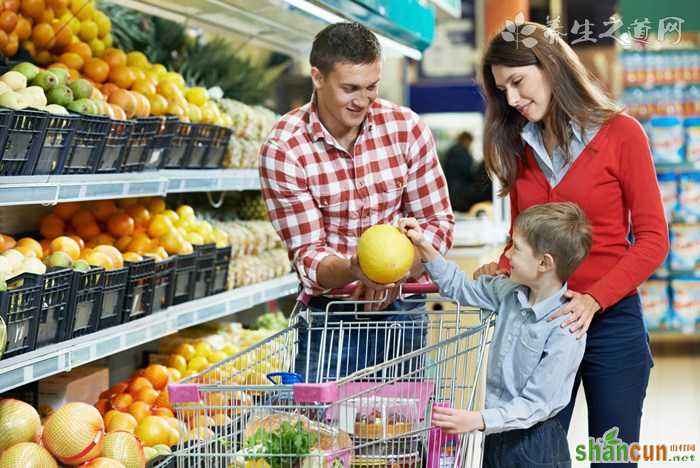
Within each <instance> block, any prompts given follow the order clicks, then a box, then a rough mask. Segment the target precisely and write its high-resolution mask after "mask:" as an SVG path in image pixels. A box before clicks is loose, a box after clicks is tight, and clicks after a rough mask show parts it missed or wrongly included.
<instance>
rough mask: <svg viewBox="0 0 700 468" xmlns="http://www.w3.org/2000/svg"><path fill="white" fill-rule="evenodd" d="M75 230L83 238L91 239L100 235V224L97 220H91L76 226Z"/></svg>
mask: <svg viewBox="0 0 700 468" xmlns="http://www.w3.org/2000/svg"><path fill="white" fill-rule="evenodd" d="M75 232H76V233H77V234H78V235H79V236H80V237H82V238H83V239H87V240H90V239H92V238H94V237H97V236H99V235H100V226H98V225H97V223H96V222H95V221H89V222H87V223H81V224H78V225H77V226H75Z"/></svg>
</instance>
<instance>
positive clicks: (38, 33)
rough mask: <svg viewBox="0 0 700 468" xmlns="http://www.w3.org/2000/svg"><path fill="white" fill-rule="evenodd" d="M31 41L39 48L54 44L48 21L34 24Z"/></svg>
mask: <svg viewBox="0 0 700 468" xmlns="http://www.w3.org/2000/svg"><path fill="white" fill-rule="evenodd" d="M32 42H33V43H34V45H35V46H37V48H39V49H52V48H53V46H54V33H53V28H52V27H51V25H50V24H48V23H38V24H37V25H35V26H34V28H33V29H32ZM47 53H48V52H47Z"/></svg>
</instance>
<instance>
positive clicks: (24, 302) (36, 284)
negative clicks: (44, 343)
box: [0, 273, 41, 359]
mask: <svg viewBox="0 0 700 468" xmlns="http://www.w3.org/2000/svg"><path fill="white" fill-rule="evenodd" d="M16 282H21V284H20V285H18V286H17V287H14V288H12V287H11V286H12V285H13V284H15V283H16ZM8 288H9V289H7V290H6V291H2V292H0V317H2V320H3V321H4V322H5V326H6V327H7V342H6V346H5V352H4V353H3V355H2V359H6V358H9V357H13V356H17V355H19V354H22V353H27V352H29V351H34V348H35V347H36V333H37V325H38V323H39V311H40V309H41V275H35V274H32V273H22V274H21V275H18V276H16V277H14V278H12V279H10V280H8Z"/></svg>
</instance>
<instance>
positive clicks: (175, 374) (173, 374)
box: [160, 367, 182, 416]
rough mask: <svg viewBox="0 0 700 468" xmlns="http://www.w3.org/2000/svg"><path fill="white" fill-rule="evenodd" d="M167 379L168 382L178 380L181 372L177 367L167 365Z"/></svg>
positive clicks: (180, 377)
mask: <svg viewBox="0 0 700 468" xmlns="http://www.w3.org/2000/svg"><path fill="white" fill-rule="evenodd" d="M168 380H169V381H170V382H179V381H180V380H182V373H181V372H180V371H179V370H177V369H173V368H172V367H168ZM160 416H162V415H160Z"/></svg>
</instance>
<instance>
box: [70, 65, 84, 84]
mask: <svg viewBox="0 0 700 468" xmlns="http://www.w3.org/2000/svg"><path fill="white" fill-rule="evenodd" d="M68 75H69V78H70V81H75V80H79V79H80V78H82V76H81V75H80V72H79V71H78V70H75V69H74V68H69V69H68Z"/></svg>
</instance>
